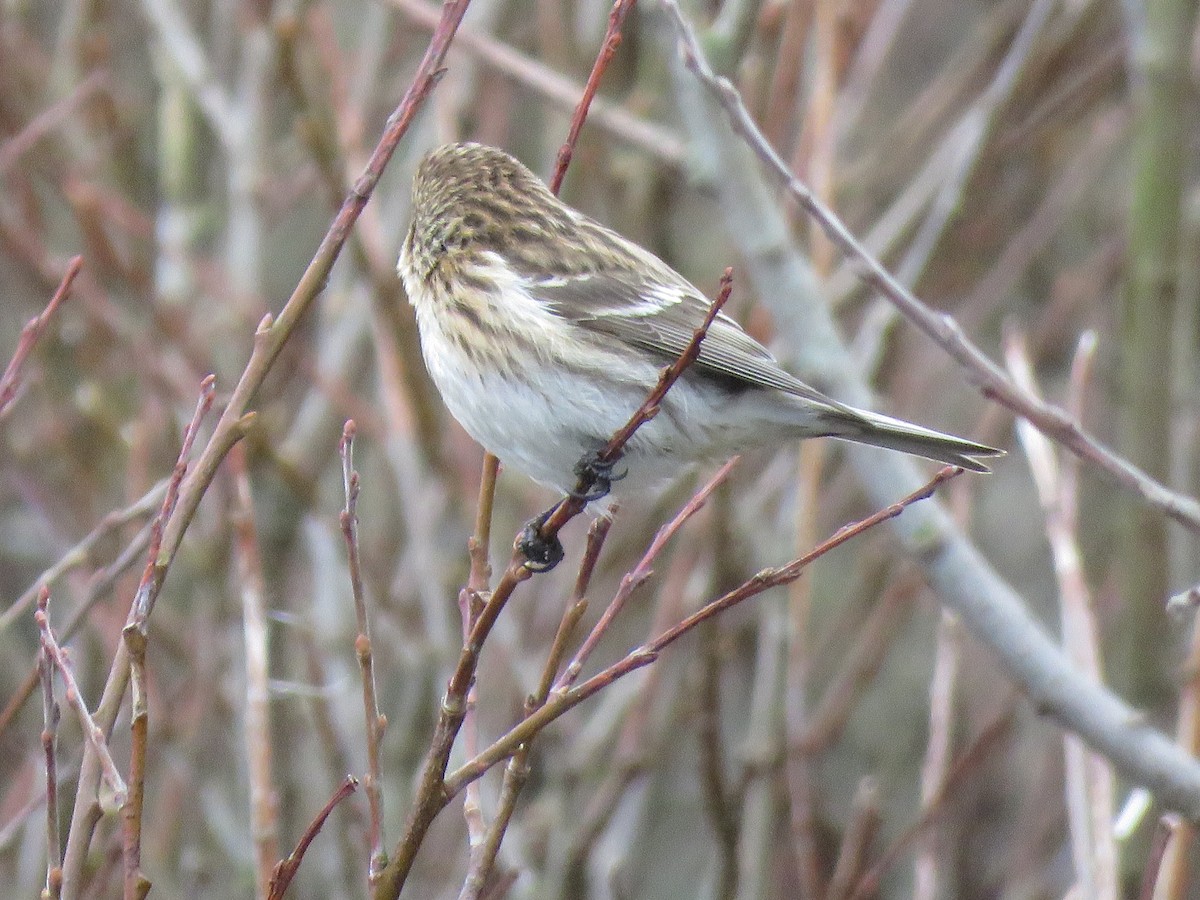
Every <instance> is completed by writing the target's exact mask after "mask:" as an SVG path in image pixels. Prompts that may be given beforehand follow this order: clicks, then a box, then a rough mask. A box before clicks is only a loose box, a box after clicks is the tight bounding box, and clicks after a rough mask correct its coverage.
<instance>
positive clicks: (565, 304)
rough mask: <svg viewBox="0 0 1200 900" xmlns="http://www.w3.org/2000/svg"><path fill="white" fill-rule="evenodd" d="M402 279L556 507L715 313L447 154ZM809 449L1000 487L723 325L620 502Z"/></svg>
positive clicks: (430, 360)
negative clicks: (927, 464) (678, 477)
mask: <svg viewBox="0 0 1200 900" xmlns="http://www.w3.org/2000/svg"><path fill="white" fill-rule="evenodd" d="M399 272H400V276H401V278H402V280H403V282H404V288H405V290H406V291H407V292H408V297H409V300H410V302H411V303H412V305H413V306H414V307H415V308H416V315H417V326H418V328H419V331H420V335H421V349H422V354H423V355H424V357H425V364H426V366H427V367H428V369H429V374H430V376H431V377H432V378H433V381H434V384H436V385H437V388H438V390H439V391H440V392H441V395H442V399H443V400H444V401H445V403H446V406H447V407H449V409H450V412H451V413H452V414H453V415H454V417H455V418H456V419H457V420H458V421H459V422H460V423H461V424H462V426H463V427H464V428H465V429H466V430H467V432H468V433H470V435H471V436H472V437H473V438H474V439H475V440H477V441H478V442H479V443H480V444H482V445H483V446H484V447H485V448H487V449H488V450H489V451H490V452H492V453H494V454H495V455H496V456H498V457H499V458H500V460H501V461H502V462H504V463H505V464H506V465H507V466H510V467H512V468H513V469H516V470H518V471H520V472H524V473H525V474H526V475H528V476H530V477H531V478H533V479H535V480H537V481H540V482H542V483H544V484H547V485H550V486H552V487H555V488H557V489H559V490H560V491H569V490H570V489H571V488H572V487H573V486H574V485H575V483H576V472H577V465H578V464H579V462H580V460H581V458H584V457H585V456H587V455H588V454H594V453H595V452H596V451H597V450H598V449H599V448H601V447H603V446H604V444H605V443H606V442H607V441H608V439H609V438H610V437H611V436H612V434H613V432H614V431H616V430H617V429H618V428H620V427H621V426H622V425H624V424H625V422H626V421H627V420H628V419H629V417H630V415H632V413H633V412H634V410H636V409H637V408H638V406H639V405H640V404H641V403H642V401H643V400H644V399H645V398H646V395H647V394H648V392H649V391H650V389H651V388H652V387H653V386H654V384H655V382H656V380H657V378H658V373H659V371H660V370H661V368H662V367H663V366H664V365H666V364H668V363H670V362H671V361H673V360H674V359H675V358H677V357H678V356H679V354H680V352H681V351H682V350H683V349H684V347H685V346H686V345H687V344H688V342H689V341H690V340H691V338H692V334H693V332H694V330H695V329H696V327H697V326H698V325H699V324H700V323H701V321H702V320H703V318H704V316H705V313H706V312H707V311H708V308H709V301H708V300H707V299H706V298H705V296H704V294H702V293H701V292H700V291H699V290H697V289H696V288H695V287H693V286H692V285H691V284H690V283H689V282H688V281H687V279H685V278H684V277H683V276H681V275H679V274H678V273H677V272H675V270H673V269H672V268H671V267H670V266H668V265H667V264H666V263H664V262H663V261H662V260H660V259H659V258H658V257H656V256H655V255H654V254H652V253H650V252H648V251H646V250H643V249H642V248H641V247H639V246H637V245H636V244H634V243H632V242H630V241H628V240H626V239H625V238H623V237H621V236H620V235H619V234H617V233H616V232H614V231H612V230H611V229H608V228H605V227H604V226H603V225H600V224H599V223H597V222H595V221H593V220H592V219H590V218H588V217H587V216H585V215H584V214H583V213H581V212H578V211H577V210H574V209H572V208H571V207H569V206H567V205H566V204H565V203H563V202H562V201H561V200H559V199H558V198H557V197H555V196H554V195H553V194H552V193H551V192H550V190H549V189H548V188H547V187H546V185H545V184H544V183H543V182H542V181H541V179H539V178H538V177H537V176H536V175H534V174H533V172H531V171H530V170H529V169H527V168H526V167H525V166H524V165H522V164H521V163H520V162H518V161H517V160H516V159H514V158H513V157H512V156H510V155H509V154H507V153H505V152H503V151H502V150H497V149H495V148H493V147H486V146H483V145H481V144H472V143H462V144H447V145H445V146H442V147H439V148H437V149H435V150H433V151H432V152H431V153H429V154H428V155H427V156H426V157H425V158H424V159H423V160H422V161H421V163H420V165H419V167H418V169H417V174H416V178H415V180H414V183H413V212H412V225H411V227H410V228H409V231H408V235H407V237H406V238H405V241H404V247H403V250H402V251H401V254H400V262H399ZM809 437H835V438H842V439H844V440H848V441H857V442H860V443H864V444H873V445H876V446H880V447H889V448H891V449H893V450H900V451H903V452H905V453H912V454H915V455H917V456H924V457H928V458H930V459H935V460H940V461H942V462H946V463H951V464H953V465H956V466H962V467H963V468H964V469H971V470H973V471H976V472H986V471H988V469H987V467H986V466H984V465H983V464H982V463H981V462H979V461H978V458H979V457H989V456H998V455H1000V454H1001V453H1002V451H1000V450H996V449H994V448H992V447H988V446H985V445H983V444H977V443H974V442H973V441H968V440H964V439H962V438H957V437H953V436H951V435H947V434H942V433H940V432H937V431H933V430H931V429H928V428H922V427H921V426H919V425H912V424H909V423H908V422H902V421H900V420H898V419H893V418H889V417H888V416H882V415H879V414H877V413H873V412H867V411H866V410H860V409H855V408H853V407H850V406H846V405H845V404H842V403H839V402H837V401H836V400H832V399H830V398H829V397H826V396H825V395H823V394H821V393H819V392H818V391H816V390H814V389H813V388H811V387H809V386H808V385H806V384H804V383H803V382H802V381H800V380H799V379H797V378H795V377H794V376H792V375H790V374H789V373H788V372H786V371H785V370H784V369H783V368H781V367H780V365H779V364H778V363H777V362H776V360H775V358H774V357H773V356H772V355H771V354H770V352H768V351H767V349H766V348H765V347H763V346H762V344H760V343H758V341H756V340H754V338H752V337H750V336H749V335H748V334H746V332H745V331H743V330H742V328H741V327H740V326H739V325H738V324H737V322H735V321H734V320H733V319H731V318H729V317H728V316H726V315H724V314H719V315H718V316H717V318H716V320H715V321H714V322H713V324H712V327H711V328H710V329H709V331H708V335H707V336H706V337H705V339H704V342H703V343H702V344H701V347H700V355H699V358H698V359H697V360H696V362H695V363H693V364H692V365H691V366H690V367H689V368H688V369H687V370H686V371H685V372H684V374H683V376H682V377H681V378H680V380H679V381H678V382H677V383H676V384H675V385H674V386H673V387H672V388H671V390H670V391H669V392H668V394H667V396H666V399H665V401H664V403H663V404H662V409H661V412H660V413H659V414H658V416H657V417H656V418H654V419H653V420H651V421H650V422H648V423H647V424H645V425H643V426H642V427H641V428H640V429H639V430H638V431H637V432H636V433H635V434H634V436H633V438H632V439H631V440H630V441H629V443H628V444H627V445H626V447H625V451H624V455H623V457H622V466H623V467H624V468H625V469H626V470H627V474H628V479H627V480H624V481H621V482H619V484H618V487H620V488H623V489H626V490H628V489H633V490H636V489H637V488H638V486H641V487H643V488H644V487H645V486H646V485H647V484H648V483H652V482H654V481H656V480H662V479H665V478H669V477H670V476H672V475H675V474H677V473H678V472H679V471H680V470H681V468H682V467H685V466H686V465H688V464H689V463H694V462H698V461H705V460H713V459H724V458H728V457H729V456H732V455H733V454H735V453H739V452H742V451H744V450H748V449H751V448H754V447H759V446H764V445H770V444H777V443H779V442H780V441H786V440H791V439H796V438H809ZM605 487H607V484H605Z"/></svg>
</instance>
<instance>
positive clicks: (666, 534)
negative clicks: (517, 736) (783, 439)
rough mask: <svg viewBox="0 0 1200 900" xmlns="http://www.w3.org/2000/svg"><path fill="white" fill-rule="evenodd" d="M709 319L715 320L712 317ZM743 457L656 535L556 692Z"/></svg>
mask: <svg viewBox="0 0 1200 900" xmlns="http://www.w3.org/2000/svg"><path fill="white" fill-rule="evenodd" d="M709 321H710V322H711V321H712V320H711V318H710V319H709ZM740 459H741V457H738V456H735V457H733V459H731V460H729V461H728V462H726V463H725V465H723V466H721V468H720V469H718V470H717V472H716V474H714V475H713V476H712V478H710V479H709V480H708V482H707V483H706V484H705V485H704V487H702V488H701V489H700V490H699V491H697V492H696V493H695V494H694V495H693V496H692V498H691V499H690V500H689V501H688V502H687V503H685V504H684V505H683V508H682V509H680V510H679V512H678V513H676V514H675V516H674V517H673V518H672V519H671V521H669V522H667V524H665V525H663V526H662V527H661V528H659V529H658V531H657V533H655V535H654V540H652V541H651V542H650V546H649V547H648V548H646V552H645V553H644V554H642V558H641V559H640V560H638V563H637V565H635V566H634V567H633V569H631V570H630V571H629V572H627V573H626V574H625V575H624V576H623V577H622V578H621V584H620V586H619V587H618V588H617V592H616V594H614V595H613V598H612V601H611V602H610V603H609V604H608V607H607V608H606V609H605V610H604V613H603V614H602V615H601V616H600V620H599V621H598V622H597V623H596V624H595V626H594V627H593V628H592V630H591V632H589V633H588V636H587V638H586V639H585V640H584V642H583V644H582V645H580V647H579V649H578V650H576V651H575V655H574V656H573V657H572V658H571V662H570V663H568V664H567V667H566V669H564V670H563V673H562V675H560V676H559V678H558V680H557V681H556V682H555V683H554V692H555V693H556V694H557V693H562V692H564V691H567V690H569V689H570V688H571V686H572V685H574V684H575V681H576V679H578V678H579V673H580V672H581V671H582V670H583V667H584V665H585V664H586V663H587V660H588V657H590V656H591V655H592V651H593V650H595V649H596V645H597V644H598V643H599V642H600V639H601V638H602V637H604V635H605V633H606V632H607V631H608V628H609V626H610V625H612V622H613V619H615V618H616V617H617V614H618V613H620V612H621V610H622V609H624V608H625V603H626V602H627V601H628V600H629V598H630V596H631V595H632V594H633V592H634V591H635V590H637V589H638V588H639V587H641V585H643V584H644V583H645V582H646V580H647V579H649V578H650V576H651V575H653V574H654V568H653V567H654V563H655V561H656V560H657V559H658V555H659V554H660V553H661V552H662V550H663V548H664V547H665V546H666V545H667V543H668V542H669V541H670V540H671V538H673V537H674V536H675V535H676V534H678V533H679V529H681V528H682V527H683V526H684V524H685V523H686V522H687V521H688V519H690V518H691V517H692V516H694V515H695V514H696V513H698V512H699V511H700V510H701V508H703V506H704V504H705V503H707V502H708V498H709V497H711V496H712V492H713V491H715V490H716V489H717V488H718V487H720V486H721V485H722V484H724V482H725V479H727V478H728V477H729V474H730V473H731V472H732V471H733V467H734V466H736V465H737V463H738V461H739V460H740Z"/></svg>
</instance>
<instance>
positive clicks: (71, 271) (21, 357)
mask: <svg viewBox="0 0 1200 900" xmlns="http://www.w3.org/2000/svg"><path fill="white" fill-rule="evenodd" d="M82 268H83V257H82V256H76V257H74V258H73V259H72V260H71V261H70V263H68V264H67V271H66V272H65V273H64V274H63V277H62V281H60V282H59V284H58V289H57V290H56V291H55V292H54V296H53V297H51V298H50V302H49V303H47V304H46V308H45V309H43V310H42V312H41V314H40V315H37V316H34V317H33V318H32V319H30V320H29V321H28V322H27V323H25V327H24V328H22V329H21V337H20V338H19V339H18V340H17V349H16V350H14V351H13V355H12V359H11V360H9V363H8V367H7V368H6V369H5V370H4V374H3V375H0V417H3V416H4V414H5V413H6V412H7V411H8V410H9V408H10V407H11V406H12V402H13V400H14V399H15V398H16V396H17V391H18V390H19V389H20V387H21V367H22V366H23V365H24V364H25V360H26V359H27V358H28V357H29V354H30V352H31V351H32V350H33V346H34V344H36V343H37V342H38V339H39V338H40V337H41V336H42V332H44V331H45V330H46V326H47V325H48V324H49V323H50V317H51V316H53V315H54V313H55V311H57V309H58V307H59V306H60V305H61V304H62V302H63V301H64V300H66V299H67V297H68V296H69V295H70V293H71V285H72V284H74V282H75V279H76V278H77V277H78V275H79V272H80V270H81V269H82Z"/></svg>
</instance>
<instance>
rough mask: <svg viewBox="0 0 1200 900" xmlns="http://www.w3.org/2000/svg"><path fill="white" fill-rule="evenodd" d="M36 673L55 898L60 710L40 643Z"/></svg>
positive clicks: (41, 607) (50, 891) (58, 883)
mask: <svg viewBox="0 0 1200 900" xmlns="http://www.w3.org/2000/svg"><path fill="white" fill-rule="evenodd" d="M49 602H50V592H49V591H48V590H46V589H43V590H42V591H41V593H40V594H39V597H38V612H40V613H41V614H42V615H43V616H45V615H46V614H47V612H46V606H47V604H48V603H49ZM38 673H39V675H40V680H41V683H42V752H43V754H44V755H45V757H46V896H47V897H49V898H51V900H57V898H58V896H59V894H60V893H61V892H62V842H61V838H60V835H59V827H58V766H57V759H56V753H55V743H56V741H57V738H58V722H59V718H60V712H59V708H58V703H57V702H56V701H55V699H54V658H53V657H52V656H51V655H50V653H49V652H48V651H47V649H46V648H45V647H44V646H43V647H42V651H41V653H39V654H38Z"/></svg>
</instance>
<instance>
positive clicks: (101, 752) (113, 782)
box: [33, 588, 128, 809]
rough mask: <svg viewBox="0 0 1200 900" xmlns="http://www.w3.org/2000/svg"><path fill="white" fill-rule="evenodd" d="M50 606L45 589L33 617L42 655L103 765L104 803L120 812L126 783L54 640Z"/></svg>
mask: <svg viewBox="0 0 1200 900" xmlns="http://www.w3.org/2000/svg"><path fill="white" fill-rule="evenodd" d="M49 605H50V589H49V588H42V591H41V594H40V595H39V597H38V609H37V612H35V613H34V614H33V618H34V621H36V622H37V626H38V630H39V632H40V633H41V639H42V653H43V654H44V656H45V657H46V658H47V659H49V660H50V661H51V662H53V664H54V667H55V668H56V669H58V672H59V677H61V678H62V680H63V686H64V688H65V692H64V696H65V697H66V699H67V703H68V704H69V705H70V706H71V708H72V709H74V710H75V714H76V715H77V716H78V717H79V724H80V727H81V728H82V729H83V736H84V739H85V740H86V741H87V743H88V746H89V747H90V748H91V751H92V752H93V753H95V754H96V757H97V758H98V759H99V761H100V768H101V771H102V772H103V777H104V785H105V788H106V789H107V794H105V795H102V797H101V800H102V802H103V804H104V805H105V806H106V807H109V808H111V809H119V808H120V807H121V806H123V805H124V804H125V800H126V797H127V796H128V790H127V788H126V786H125V779H124V778H122V777H121V773H120V771H118V769H117V764H116V763H115V762H114V761H113V758H112V753H110V752H109V749H108V741H107V740H106V739H105V737H104V732H103V731H102V730H101V729H100V727H99V726H97V725H96V722H95V720H94V719H93V718H92V714H91V712H89V711H88V708H87V703H86V702H84V699H83V693H82V692H81V691H80V690H79V685H78V684H77V683H76V681H75V673H74V672H73V671H72V669H71V661H70V659H69V658H68V656H67V653H66V651H65V650H63V648H62V647H60V646H59V644H58V641H57V639H55V637H54V632H53V630H51V628H50V616H49V611H48V610H49Z"/></svg>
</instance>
